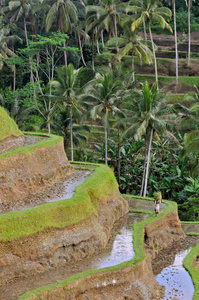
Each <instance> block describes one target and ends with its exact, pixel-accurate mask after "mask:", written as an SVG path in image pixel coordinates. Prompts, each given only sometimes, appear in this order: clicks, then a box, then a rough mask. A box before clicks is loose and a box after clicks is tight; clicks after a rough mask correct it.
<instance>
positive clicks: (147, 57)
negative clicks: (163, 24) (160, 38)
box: [108, 25, 153, 82]
mask: <svg viewBox="0 0 199 300" xmlns="http://www.w3.org/2000/svg"><path fill="white" fill-rule="evenodd" d="M123 29H124V34H123V36H121V37H119V38H112V39H110V41H109V42H108V46H109V47H111V46H113V45H115V44H117V46H118V48H119V51H118V53H116V54H115V58H117V59H119V60H121V59H122V58H123V57H124V56H125V55H128V54H131V57H132V60H131V61H132V72H133V73H132V74H133V78H132V79H133V82H134V81H135V72H134V56H136V57H137V58H138V61H139V62H140V63H141V62H142V61H143V62H145V63H148V64H151V63H152V61H153V55H152V52H151V50H150V48H149V47H150V45H151V44H150V42H147V41H145V40H143V38H142V37H141V36H139V35H137V34H136V33H135V32H132V31H131V30H130V28H129V27H128V26H126V25H123Z"/></svg>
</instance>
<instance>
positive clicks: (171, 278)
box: [152, 236, 199, 300]
mask: <svg viewBox="0 0 199 300" xmlns="http://www.w3.org/2000/svg"><path fill="white" fill-rule="evenodd" d="M197 243H199V236H186V237H185V238H184V239H183V240H182V241H180V242H178V243H175V245H173V246H172V247H170V248H168V249H166V250H163V251H161V252H160V253H159V254H158V255H157V256H156V258H155V259H153V261H152V267H153V272H154V276H155V278H156V280H157V281H158V282H159V283H160V284H161V285H164V287H165V295H164V297H163V298H161V299H162V300H171V299H178V300H192V297H193V293H194V286H193V282H192V280H191V277H190V276H189V274H188V272H187V271H186V270H185V269H184V267H183V260H184V258H185V256H186V255H187V254H188V252H189V251H190V250H191V249H192V248H193V247H195V246H196V244H197Z"/></svg>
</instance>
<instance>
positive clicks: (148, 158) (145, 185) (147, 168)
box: [143, 128, 153, 197]
mask: <svg viewBox="0 0 199 300" xmlns="http://www.w3.org/2000/svg"><path fill="white" fill-rule="evenodd" d="M152 139H153V128H152V129H151V133H150V139H149V148H148V155H147V164H146V174H145V183H144V193H143V197H146V190H147V184H148V178H149V164H150V155H151V144H152Z"/></svg>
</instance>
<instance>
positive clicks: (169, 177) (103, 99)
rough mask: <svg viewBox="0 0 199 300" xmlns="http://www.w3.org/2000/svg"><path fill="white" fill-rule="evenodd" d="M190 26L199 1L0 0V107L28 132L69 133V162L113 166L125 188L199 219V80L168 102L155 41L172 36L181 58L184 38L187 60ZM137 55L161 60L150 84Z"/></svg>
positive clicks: (197, 25)
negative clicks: (138, 71)
mask: <svg viewBox="0 0 199 300" xmlns="http://www.w3.org/2000/svg"><path fill="white" fill-rule="evenodd" d="M187 24H188V25H187ZM193 31H196V32H197V31H199V5H198V3H197V1H192V0H187V1H184V0H176V1H175V0H172V1H166V0H165V1H156V0H143V1H139V0H138V1H136V0H132V1H119V0H101V1H97V0H96V1H95V0H88V1H86V0H80V1H78V0H77V1H73V0H56V1H53V0H40V1H38V0H14V1H6V0H0V83H1V84H0V105H1V106H3V107H4V108H5V109H6V110H7V111H8V112H9V114H10V115H11V116H12V118H14V119H15V121H16V122H17V124H18V126H19V128H20V129H21V130H23V131H42V132H48V133H54V134H58V135H61V136H63V137H64V146H65V149H66V152H67V155H68V157H69V158H70V159H71V160H80V161H88V162H102V163H105V164H108V165H110V166H111V167H113V168H114V170H115V174H116V177H117V180H118V183H119V186H120V190H121V192H122V193H131V194H137V195H141V196H142V195H143V196H152V195H153V193H154V192H155V191H161V192H162V194H163V197H164V198H165V199H170V200H175V201H176V202H177V203H178V205H179V214H180V218H181V219H182V220H199V202H198V199H199V176H198V174H199V131H198V125H199V119H198V112H199V90H198V85H199V82H198V85H197V84H196V85H195V86H194V90H195V92H192V93H189V94H187V95H184V96H185V98H186V101H187V102H186V103H188V105H182V104H180V103H177V101H176V103H175V104H172V103H170V102H169V100H168V98H169V94H166V93H163V92H162V90H161V89H160V87H159V81H158V80H159V79H158V67H157V61H158V60H157V57H156V53H157V49H158V47H157V46H156V44H155V42H154V34H160V35H161V34H167V35H170V36H171V38H173V37H175V53H176V55H177V56H176V59H173V61H176V62H177V59H178V50H177V45H178V43H179V40H180V42H183V41H185V40H187V45H188V51H187V56H186V58H185V60H186V63H187V67H189V64H190V60H191V59H192V53H191V50H190V49H191V48H190V47H189V46H190V44H191V40H190V32H193ZM179 33H180V36H179V37H178V34H179ZM195 57H196V59H197V54H195ZM138 63H140V64H142V65H143V64H144V65H153V66H154V74H153V75H155V76H154V81H155V82H154V83H153V84H151V83H150V84H149V83H147V82H142V83H141V82H140V81H139V80H137V79H136V77H135V64H138ZM175 74H176V76H175V78H176V79H175V84H176V85H178V64H176V69H175ZM193 82H197V79H196V81H193ZM176 97H177V96H176ZM174 98H175V95H174ZM176 99H177V98H176Z"/></svg>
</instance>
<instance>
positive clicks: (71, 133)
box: [70, 105, 73, 161]
mask: <svg viewBox="0 0 199 300" xmlns="http://www.w3.org/2000/svg"><path fill="white" fill-rule="evenodd" d="M72 122H73V120H72V105H70V149H71V161H73V124H72Z"/></svg>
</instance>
